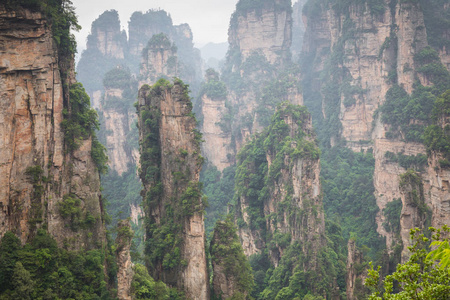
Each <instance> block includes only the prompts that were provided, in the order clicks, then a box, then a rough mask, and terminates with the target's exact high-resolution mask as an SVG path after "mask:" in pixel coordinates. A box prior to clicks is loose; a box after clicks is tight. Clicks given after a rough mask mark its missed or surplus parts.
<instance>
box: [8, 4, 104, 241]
mask: <svg viewBox="0 0 450 300" xmlns="http://www.w3.org/2000/svg"><path fill="white" fill-rule="evenodd" d="M0 19H1V20H2V21H1V22H0V45H1V47H0V90H1V93H0V105H1V109H0V136H1V138H0V153H1V158H0V160H1V162H0V235H3V234H4V233H5V232H6V231H8V230H11V231H13V232H14V233H15V234H16V235H17V236H18V237H20V239H21V241H22V242H23V243H25V242H27V241H29V240H30V239H31V238H33V237H34V235H35V234H36V231H37V229H39V228H42V227H44V226H45V227H46V228H47V229H48V232H49V233H50V234H51V235H52V236H53V237H54V238H55V240H56V241H57V242H58V245H59V246H63V245H64V246H65V247H67V248H69V249H92V248H97V247H100V246H101V245H102V244H104V243H105V231H104V228H103V224H102V223H103V222H102V213H101V209H102V208H101V194H100V180H99V174H98V171H97V169H96V166H95V164H94V162H93V160H92V157H91V139H90V138H89V139H85V140H82V141H80V146H79V148H78V149H77V150H75V151H73V152H71V153H69V151H67V149H66V147H65V144H64V133H63V131H62V126H61V122H62V121H63V119H64V117H63V110H64V109H67V105H68V104H67V103H68V101H69V98H68V97H69V93H68V87H69V86H71V85H73V84H75V80H74V69H73V59H71V57H61V56H59V55H58V51H57V46H56V44H55V42H54V38H53V33H52V30H51V26H50V25H49V24H48V23H47V20H46V19H45V18H44V17H43V16H42V15H41V14H40V13H38V12H32V11H30V10H27V9H20V8H19V9H15V10H10V9H8V10H7V9H5V7H4V6H3V5H0ZM68 196H70V197H72V198H77V199H79V200H80V202H79V203H80V205H79V207H80V213H81V214H82V215H83V216H86V214H87V213H89V214H90V215H92V216H93V217H94V220H95V221H94V222H93V224H92V226H91V227H90V228H89V229H81V228H79V229H78V230H74V229H73V226H72V228H71V222H70V220H68V219H67V218H64V217H63V215H62V213H61V210H60V207H61V202H62V201H64V199H65V198H66V197H68ZM72 225H73V224H72Z"/></svg>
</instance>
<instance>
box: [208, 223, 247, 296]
mask: <svg viewBox="0 0 450 300" xmlns="http://www.w3.org/2000/svg"><path fill="white" fill-rule="evenodd" d="M210 249H211V262H212V268H213V283H212V290H213V293H214V295H213V297H212V298H217V297H220V298H221V299H234V298H241V299H248V296H249V290H250V288H251V286H252V285H253V276H252V274H251V268H250V264H249V263H248V260H247V259H246V257H245V255H244V251H243V250H242V247H240V243H239V237H238V236H237V234H236V227H235V225H234V224H233V220H232V218H231V216H228V217H227V218H226V219H225V220H221V221H218V222H217V223H216V226H215V228H214V235H213V238H212V240H211V246H210Z"/></svg>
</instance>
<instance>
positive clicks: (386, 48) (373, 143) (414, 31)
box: [303, 0, 450, 250]
mask: <svg viewBox="0 0 450 300" xmlns="http://www.w3.org/2000/svg"><path fill="white" fill-rule="evenodd" d="M433 5H435V2H433ZM427 6H428V2H425V1H418V2H405V1H388V0H386V1H379V2H377V3H371V2H369V1H362V2H361V3H352V4H350V3H344V2H343V1H334V2H333V3H328V2H326V1H316V2H314V1H309V2H308V3H307V4H306V5H305V9H304V12H305V19H306V22H307V29H306V34H305V41H304V43H303V51H304V53H303V55H304V63H303V69H304V70H305V72H304V86H305V87H307V89H306V90H305V91H304V95H305V104H306V105H308V107H309V108H310V110H311V111H313V112H314V115H313V117H314V118H315V119H316V120H317V121H318V122H319V123H320V125H319V134H320V135H321V136H322V138H323V139H324V140H326V141H327V143H328V144H329V145H331V146H334V145H336V144H338V143H339V142H340V141H342V140H345V141H346V144H347V147H350V148H351V149H353V150H354V151H361V150H367V149H369V148H373V154H374V157H375V171H374V186H375V196H376V198H377V205H378V207H379V209H380V213H379V215H378V217H377V223H378V233H379V234H381V235H382V236H385V237H386V246H387V247H388V248H389V249H390V250H392V248H391V247H392V246H393V242H394V243H395V242H396V237H395V233H393V232H387V231H386V230H385V228H384V226H382V224H383V223H385V222H387V220H386V216H384V214H383V213H382V211H383V209H385V208H386V205H387V203H390V202H392V201H394V200H395V199H399V198H402V199H403V197H402V192H401V188H400V177H399V175H401V174H403V173H405V172H406V171H407V169H408V168H410V167H415V168H416V169H421V171H422V173H423V174H422V178H424V180H426V182H425V184H424V189H425V197H428V196H427V195H429V193H428V192H427V191H428V190H429V188H430V185H429V184H428V183H427V182H428V181H429V179H428V178H430V177H431V176H435V174H427V172H426V171H424V170H423V168H422V167H418V166H417V165H415V166H413V165H411V164H406V163H400V160H399V159H394V160H392V159H389V158H388V157H389V156H390V155H391V154H392V153H393V154H394V156H398V157H408V158H409V159H411V160H414V159H415V160H416V162H417V161H418V159H419V158H423V157H424V156H425V154H426V151H425V150H426V149H425V146H424V145H423V144H422V143H421V138H420V137H419V136H420V132H421V130H422V131H423V128H424V127H425V126H426V125H428V124H429V122H430V115H429V110H430V109H429V107H430V103H432V102H433V101H434V99H435V97H436V96H437V95H436V91H438V90H439V89H442V88H443V84H441V83H440V81H439V80H447V79H437V78H436V77H435V76H437V75H436V74H435V73H434V75H432V73H433V72H430V71H429V70H430V68H431V67H430V66H429V65H428V64H430V63H431V62H432V61H433V63H435V64H436V66H439V67H436V68H441V67H440V66H442V65H441V63H440V61H439V58H437V60H436V58H435V55H434V54H430V53H434V52H433V51H434V50H432V49H431V48H430V47H428V45H429V42H428V41H429V40H432V39H430V36H429V34H430V33H429V32H428V29H430V30H431V31H432V29H431V27H432V26H431V25H430V22H429V18H428V17H427V14H428V13H427V11H429V8H428V7H427ZM427 24H428V25H430V26H431V27H429V26H428V25H427ZM427 33H428V36H427ZM424 57H427V59H424ZM432 57H433V58H432ZM427 65H428V67H427ZM427 70H428V71H427ZM440 70H441V69H440ZM444 73H445V71H443V73H440V74H441V75H442V74H444ZM445 76H447V75H445V74H444V75H442V77H443V78H448V77H445ZM319 77H320V78H319ZM442 77H441V78H442ZM432 85H435V87H437V89H436V90H434V91H433V90H431V89H427V87H429V86H432ZM428 93H429V94H428ZM318 95H320V98H321V99H320V101H319V102H318V101H317V99H318ZM402 99H408V100H402ZM418 99H422V100H418ZM401 101H405V102H403V103H404V104H398V103H401ZM408 101H410V102H409V103H410V104H409V103H408ZM414 102H420V103H422V104H419V106H420V107H421V108H420V109H419V110H420V111H422V112H423V114H422V116H419V115H418V114H417V113H414V112H411V111H408V112H403V114H405V115H402V113H399V114H398V115H397V116H395V117H394V116H393V115H390V113H391V114H392V112H393V111H394V109H393V106H392V105H394V106H395V105H397V107H406V106H407V105H412V103H414ZM395 103H397V104H395ZM383 106H384V107H385V108H384V109H383ZM388 107H389V108H388ZM427 114H428V115H427ZM424 115H426V116H425V117H424ZM400 118H404V119H401V120H402V121H400ZM395 120H399V121H397V123H395V122H396V121H395ZM400 123H401V124H400ZM426 202H427V203H428V204H429V205H431V206H432V207H436V206H439V204H437V203H433V202H431V201H429V200H427V201H426ZM403 209H405V206H404V207H403ZM443 218H444V219H445V220H449V218H450V215H446V216H445V217H443ZM433 220H434V219H433ZM439 222H441V224H442V223H443V222H442V219H441V221H439ZM439 222H438V221H433V225H435V224H436V225H438V223H439ZM406 224H407V222H402V226H403V225H405V226H406ZM408 224H409V223H408ZM411 224H412V223H411ZM409 229H410V228H409V227H402V229H401V230H402V231H404V232H407V231H408V230H409ZM397 242H398V241H397ZM404 247H405V249H406V247H407V245H405V244H404Z"/></svg>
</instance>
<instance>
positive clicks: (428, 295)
mask: <svg viewBox="0 0 450 300" xmlns="http://www.w3.org/2000/svg"><path fill="white" fill-rule="evenodd" d="M430 230H431V231H432V232H434V234H433V236H432V240H433V241H438V242H447V243H448V238H444V236H445V235H444V234H442V235H441V231H440V230H436V229H434V228H430ZM442 233H444V232H442ZM447 234H448V230H447ZM447 236H448V235H447ZM411 239H412V240H413V244H412V246H410V247H408V249H409V251H411V256H410V258H409V260H408V261H407V262H405V263H403V264H399V265H398V266H397V270H396V271H395V272H394V273H392V275H388V276H386V278H385V279H384V280H383V281H382V285H381V287H380V282H379V281H380V274H379V270H380V267H378V270H374V268H373V266H371V269H369V277H368V278H367V280H366V285H367V286H369V287H370V288H371V289H372V294H371V295H370V297H369V299H372V300H381V299H418V300H419V299H448V295H449V294H450V273H449V270H448V267H439V266H438V265H437V264H436V261H435V260H434V259H433V258H434V256H433V255H429V250H428V244H429V238H427V237H425V235H424V234H420V230H419V229H412V230H411ZM394 285H395V286H398V287H399V288H400V291H399V292H398V293H397V292H395V291H394Z"/></svg>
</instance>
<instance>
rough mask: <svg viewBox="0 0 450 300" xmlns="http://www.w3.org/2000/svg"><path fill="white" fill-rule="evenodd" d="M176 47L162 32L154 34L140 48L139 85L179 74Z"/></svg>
mask: <svg viewBox="0 0 450 300" xmlns="http://www.w3.org/2000/svg"><path fill="white" fill-rule="evenodd" d="M178 69H179V67H178V58H177V48H176V46H175V45H174V44H172V42H171V41H170V40H169V38H168V37H167V36H166V35H165V34H163V33H160V34H157V35H154V36H153V37H152V38H151V39H150V41H149V42H148V44H147V47H145V48H144V50H142V63H141V70H140V73H141V74H140V79H141V81H140V82H139V85H140V86H142V85H143V84H154V83H156V81H157V80H158V79H159V78H173V77H178V75H179V70H178Z"/></svg>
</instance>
